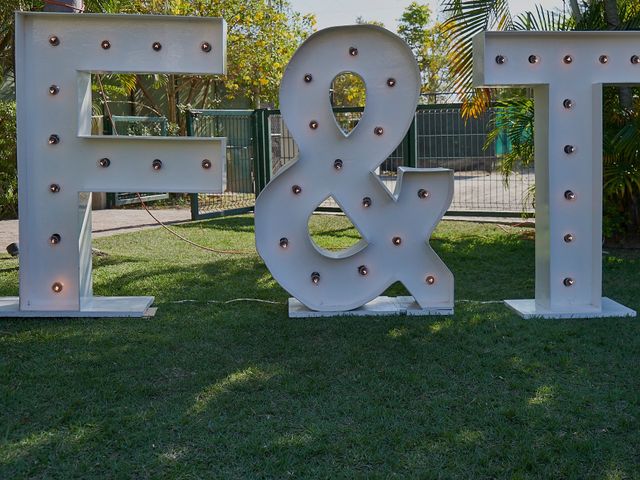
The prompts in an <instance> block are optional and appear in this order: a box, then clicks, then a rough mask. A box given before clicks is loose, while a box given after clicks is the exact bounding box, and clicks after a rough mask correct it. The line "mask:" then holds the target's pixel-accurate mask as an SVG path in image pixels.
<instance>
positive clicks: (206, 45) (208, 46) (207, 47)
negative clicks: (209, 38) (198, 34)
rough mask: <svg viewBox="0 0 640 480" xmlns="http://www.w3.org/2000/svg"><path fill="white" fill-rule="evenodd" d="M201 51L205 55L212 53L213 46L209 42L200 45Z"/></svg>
mask: <svg viewBox="0 0 640 480" xmlns="http://www.w3.org/2000/svg"><path fill="white" fill-rule="evenodd" d="M200 49H201V50H202V51H203V52H204V53H209V52H210V51H211V44H210V43H209V42H202V45H200Z"/></svg>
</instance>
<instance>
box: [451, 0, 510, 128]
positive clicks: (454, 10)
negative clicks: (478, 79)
mask: <svg viewBox="0 0 640 480" xmlns="http://www.w3.org/2000/svg"><path fill="white" fill-rule="evenodd" d="M443 7H444V12H445V14H448V15H449V17H448V19H447V20H446V21H445V22H444V23H443V25H442V28H443V33H444V35H445V37H446V39H447V41H448V42H449V50H448V53H447V57H448V59H449V62H450V77H451V78H452V79H453V80H452V85H451V87H452V89H453V90H454V91H455V92H456V93H457V94H458V95H459V96H460V97H461V98H462V103H463V107H462V112H463V116H464V117H465V118H469V117H472V116H477V115H479V114H480V113H481V112H482V111H484V110H485V109H486V108H487V106H488V105H489V101H490V98H491V92H490V90H486V89H485V90H481V91H480V92H476V91H474V90H473V88H472V87H473V37H474V36H475V35H476V34H478V33H480V32H483V31H486V30H490V29H496V30H511V29H512V28H513V20H512V18H511V12H510V11H509V3H508V1H507V0H468V1H464V0H446V1H445V3H444V5H443Z"/></svg>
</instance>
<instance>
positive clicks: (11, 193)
mask: <svg viewBox="0 0 640 480" xmlns="http://www.w3.org/2000/svg"><path fill="white" fill-rule="evenodd" d="M16 158H17V156H16V102H13V101H11V102H9V101H0V219H6V218H17V217H18V170H17V163H16Z"/></svg>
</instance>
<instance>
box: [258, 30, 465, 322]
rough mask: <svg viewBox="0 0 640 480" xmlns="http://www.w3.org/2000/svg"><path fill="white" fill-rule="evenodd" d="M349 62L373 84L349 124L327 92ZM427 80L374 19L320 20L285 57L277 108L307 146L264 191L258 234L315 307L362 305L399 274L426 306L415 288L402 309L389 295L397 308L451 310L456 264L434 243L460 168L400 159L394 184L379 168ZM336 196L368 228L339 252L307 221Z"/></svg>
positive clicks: (273, 264)
mask: <svg viewBox="0 0 640 480" xmlns="http://www.w3.org/2000/svg"><path fill="white" fill-rule="evenodd" d="M345 72H353V73H356V74H358V75H359V76H360V77H361V78H362V79H363V80H364V83H365V86H366V93H367V102H366V107H365V109H364V113H363V115H362V118H361V120H360V121H359V123H358V125H357V126H356V127H355V128H354V129H353V130H352V131H351V133H350V134H348V135H345V134H344V133H343V132H342V130H341V129H340V128H339V126H338V125H337V123H336V120H335V117H334V114H333V110H332V106H331V103H330V98H329V89H330V88H331V85H332V82H333V80H334V79H335V78H336V77H337V76H339V75H340V74H343V73H345ZM419 91H420V75H419V71H418V68H417V65H416V62H415V59H414V57H413V54H412V53H411V50H410V49H409V48H408V46H407V45H406V44H405V43H404V42H403V41H402V40H401V39H400V38H399V37H397V36H396V35H394V34H392V33H391V32H389V31H387V30H385V29H383V28H380V27H376V26H372V25H357V26H348V27H335V28H329V29H325V30H322V31H320V32H318V33H316V34H314V35H312V36H311V37H310V38H309V39H308V40H307V41H306V42H305V43H304V44H303V45H302V46H301V47H300V48H299V49H298V51H297V52H296V53H295V55H294V56H293V58H292V59H291V61H290V63H289V65H288V66H287V69H286V71H285V74H284V78H283V80H282V84H281V88H280V104H281V111H282V115H283V118H284V120H285V122H286V124H287V126H288V128H289V130H290V131H291V133H292V135H293V137H294V138H295V140H296V141H297V143H298V146H299V151H300V154H299V157H298V158H297V160H296V161H295V162H294V163H292V164H290V165H288V166H286V167H285V168H284V169H283V170H282V171H281V172H280V173H279V174H278V175H277V176H276V177H275V178H274V179H273V181H272V182H270V183H269V184H268V185H267V187H266V188H265V190H263V192H262V193H261V194H260V196H259V198H258V200H257V201H256V209H255V229H256V245H257V249H258V252H259V253H260V255H261V256H262V258H263V259H264V261H265V263H266V264H267V266H268V268H269V270H270V271H271V273H272V274H273V276H274V278H275V279H276V280H277V281H278V282H279V283H280V284H281V285H282V286H283V287H284V288H285V289H286V290H287V291H289V292H290V293H291V294H292V295H294V296H295V297H296V298H297V299H298V300H299V301H300V302H302V303H303V304H304V305H306V306H307V307H308V308H309V309H311V310H315V311H322V312H342V311H348V310H352V309H356V308H358V307H361V306H363V305H365V304H367V303H368V302H370V301H371V300H373V299H375V298H376V296H378V295H380V294H381V293H382V292H383V291H384V290H385V289H386V288H387V287H389V286H390V285H391V284H392V283H394V282H396V281H400V282H402V283H403V284H404V285H405V287H406V288H407V289H408V290H409V292H410V293H411V294H412V295H413V297H414V299H415V302H417V304H418V305H419V306H418V305H416V304H415V302H414V299H411V302H410V303H411V304H412V305H413V306H414V308H409V309H407V308H406V307H405V308H404V309H403V307H401V306H400V307H399V303H398V301H397V300H394V299H387V301H389V302H391V303H392V304H393V305H394V308H395V310H396V311H398V310H403V311H404V312H406V313H409V314H425V313H430V314H434V313H435V314H442V313H452V311H453V310H452V309H453V275H452V274H451V272H450V271H449V269H448V268H447V267H446V265H445V264H444V263H443V262H442V261H441V260H440V258H439V257H438V256H437V255H436V254H435V252H434V251H433V250H432V249H431V247H430V246H429V244H428V239H429V237H430V235H431V232H432V231H433V229H434V228H435V226H436V225H437V223H438V222H439V221H440V219H441V218H442V216H443V215H444V213H445V211H446V210H447V208H448V207H449V205H450V203H451V198H452V194H453V172H452V171H451V170H447V169H416V168H403V167H400V168H399V169H398V181H397V186H396V189H395V192H394V193H393V194H392V193H390V192H389V191H388V190H387V189H386V187H385V186H384V185H383V184H382V182H381V181H380V180H379V177H378V176H377V175H376V174H375V173H374V170H375V169H376V168H377V167H378V166H379V165H380V164H381V163H382V162H383V161H384V160H385V159H386V158H387V157H388V155H389V154H391V152H392V151H393V150H394V149H395V147H396V146H397V145H398V144H399V143H400V142H401V141H402V139H403V138H404V136H405V134H406V132H407V130H408V128H409V127H410V125H411V122H412V120H413V118H414V114H415V107H416V104H417V101H418V97H419ZM330 196H331V197H333V198H334V199H335V200H336V202H337V203H338V204H339V205H340V207H341V208H342V210H343V211H344V212H345V213H346V215H347V216H348V217H349V218H350V220H351V221H352V223H353V224H354V226H355V227H356V228H357V229H358V230H359V232H360V234H361V235H362V238H363V239H362V240H361V241H360V242H359V243H358V244H356V245H354V246H352V247H351V248H349V249H346V250H344V251H341V252H338V253H336V252H329V251H326V250H324V249H321V248H320V247H318V246H317V245H316V244H315V243H314V242H313V240H312V239H311V237H310V235H309V231H308V221H309V217H310V215H311V214H312V213H313V212H314V210H315V209H316V208H317V207H318V206H319V205H320V204H321V203H322V202H323V201H324V200H326V199H327V198H328V197H330ZM382 298H387V297H382ZM400 298H407V297H400ZM409 298H410V297H409ZM394 302H395V303H394ZM290 307H291V304H290ZM368 313H371V310H368ZM290 314H291V309H290Z"/></svg>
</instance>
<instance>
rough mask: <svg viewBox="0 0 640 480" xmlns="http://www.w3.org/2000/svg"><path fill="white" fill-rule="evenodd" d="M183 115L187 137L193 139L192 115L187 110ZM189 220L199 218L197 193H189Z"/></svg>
mask: <svg viewBox="0 0 640 480" xmlns="http://www.w3.org/2000/svg"><path fill="white" fill-rule="evenodd" d="M185 115H186V116H187V118H186V127H187V136H188V137H193V113H192V112H191V110H187V111H186V113H185ZM190 197H191V220H198V219H199V217H200V206H199V205H198V193H197V192H195V193H191V194H190Z"/></svg>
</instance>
